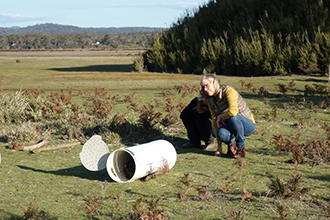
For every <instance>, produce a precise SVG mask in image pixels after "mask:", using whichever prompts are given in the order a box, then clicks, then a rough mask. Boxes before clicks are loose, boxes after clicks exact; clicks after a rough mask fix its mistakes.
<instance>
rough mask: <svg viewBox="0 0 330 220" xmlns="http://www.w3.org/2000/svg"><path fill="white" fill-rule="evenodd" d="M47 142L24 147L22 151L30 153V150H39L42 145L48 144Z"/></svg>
mask: <svg viewBox="0 0 330 220" xmlns="http://www.w3.org/2000/svg"><path fill="white" fill-rule="evenodd" d="M48 142H49V141H47V140H43V141H41V142H39V143H37V144H35V145H31V146H26V147H23V150H24V151H30V150H34V149H37V148H40V147H42V146H43V145H45V144H48Z"/></svg>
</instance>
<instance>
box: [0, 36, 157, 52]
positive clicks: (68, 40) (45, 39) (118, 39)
mask: <svg viewBox="0 0 330 220" xmlns="http://www.w3.org/2000/svg"><path fill="white" fill-rule="evenodd" d="M155 33H156V32H136V33H122V34H88V33H86V34H64V35H45V34H26V35H9V36H3V35H0V50H10V49H16V50H28V49H35V50H52V49H77V48H80V49H84V48H85V49H86V48H148V47H150V45H151V42H152V39H153V37H154V35H155Z"/></svg>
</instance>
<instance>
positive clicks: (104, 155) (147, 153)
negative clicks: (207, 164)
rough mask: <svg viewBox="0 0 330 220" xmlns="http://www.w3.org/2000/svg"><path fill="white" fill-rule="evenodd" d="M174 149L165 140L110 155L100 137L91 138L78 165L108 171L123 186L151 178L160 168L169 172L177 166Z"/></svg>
mask: <svg viewBox="0 0 330 220" xmlns="http://www.w3.org/2000/svg"><path fill="white" fill-rule="evenodd" d="M176 158H177V154H176V150H175V148H174V146H173V145H172V144H171V143H170V142H168V141H166V140H156V141H152V142H149V143H145V144H141V145H137V146H132V147H127V148H120V149H117V150H115V151H113V152H112V153H111V154H109V148H108V146H107V145H106V143H105V142H104V141H102V138H101V136H99V135H94V136H92V137H91V138H90V139H89V140H88V141H87V142H86V143H85V144H84V146H83V148H82V151H81V153H80V161H81V163H82V164H83V166H84V167H85V168H86V169H88V170H90V171H100V170H103V169H105V168H106V169H107V172H108V174H109V175H110V177H111V179H113V180H114V181H116V182H119V183H124V182H131V181H134V180H136V179H140V178H142V177H145V176H147V175H149V174H152V173H154V172H156V171H157V170H159V169H160V168H164V169H171V168H172V167H173V166H174V164H175V162H176Z"/></svg>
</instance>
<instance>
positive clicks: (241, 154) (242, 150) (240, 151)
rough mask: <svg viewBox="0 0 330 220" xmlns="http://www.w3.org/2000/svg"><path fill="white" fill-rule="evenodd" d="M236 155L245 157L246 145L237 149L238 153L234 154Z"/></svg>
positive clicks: (236, 156)
mask: <svg viewBox="0 0 330 220" xmlns="http://www.w3.org/2000/svg"><path fill="white" fill-rule="evenodd" d="M234 157H235V158H243V157H245V147H243V148H239V149H237V151H236V154H235V155H234Z"/></svg>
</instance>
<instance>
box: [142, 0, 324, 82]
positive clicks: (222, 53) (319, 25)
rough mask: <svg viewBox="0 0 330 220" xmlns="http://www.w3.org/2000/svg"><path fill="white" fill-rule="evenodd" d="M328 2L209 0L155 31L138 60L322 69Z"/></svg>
mask: <svg viewBox="0 0 330 220" xmlns="http://www.w3.org/2000/svg"><path fill="white" fill-rule="evenodd" d="M329 7H330V0H317V1H315V0H290V1H287V0H278V1H273V0H244V1H242V0H211V1H209V2H208V3H206V4H204V5H202V6H200V7H199V8H198V9H195V10H194V11H190V12H186V14H185V16H182V18H180V19H179V20H178V21H177V22H176V23H174V24H172V27H171V28H170V29H168V30H167V31H162V32H159V33H158V34H157V36H156V38H155V40H154V41H153V43H152V46H151V47H150V48H149V50H148V51H147V52H146V53H145V54H144V55H143V60H141V59H140V60H137V61H136V62H140V64H141V65H140V66H144V68H145V69H147V70H148V71H159V72H175V73H193V74H202V73H203V72H215V73H217V74H226V75H245V76H259V75H286V74H289V73H299V74H310V73H317V74H325V72H327V69H328V64H329V53H330V32H329V31H330V11H329ZM142 64H143V65H142Z"/></svg>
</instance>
